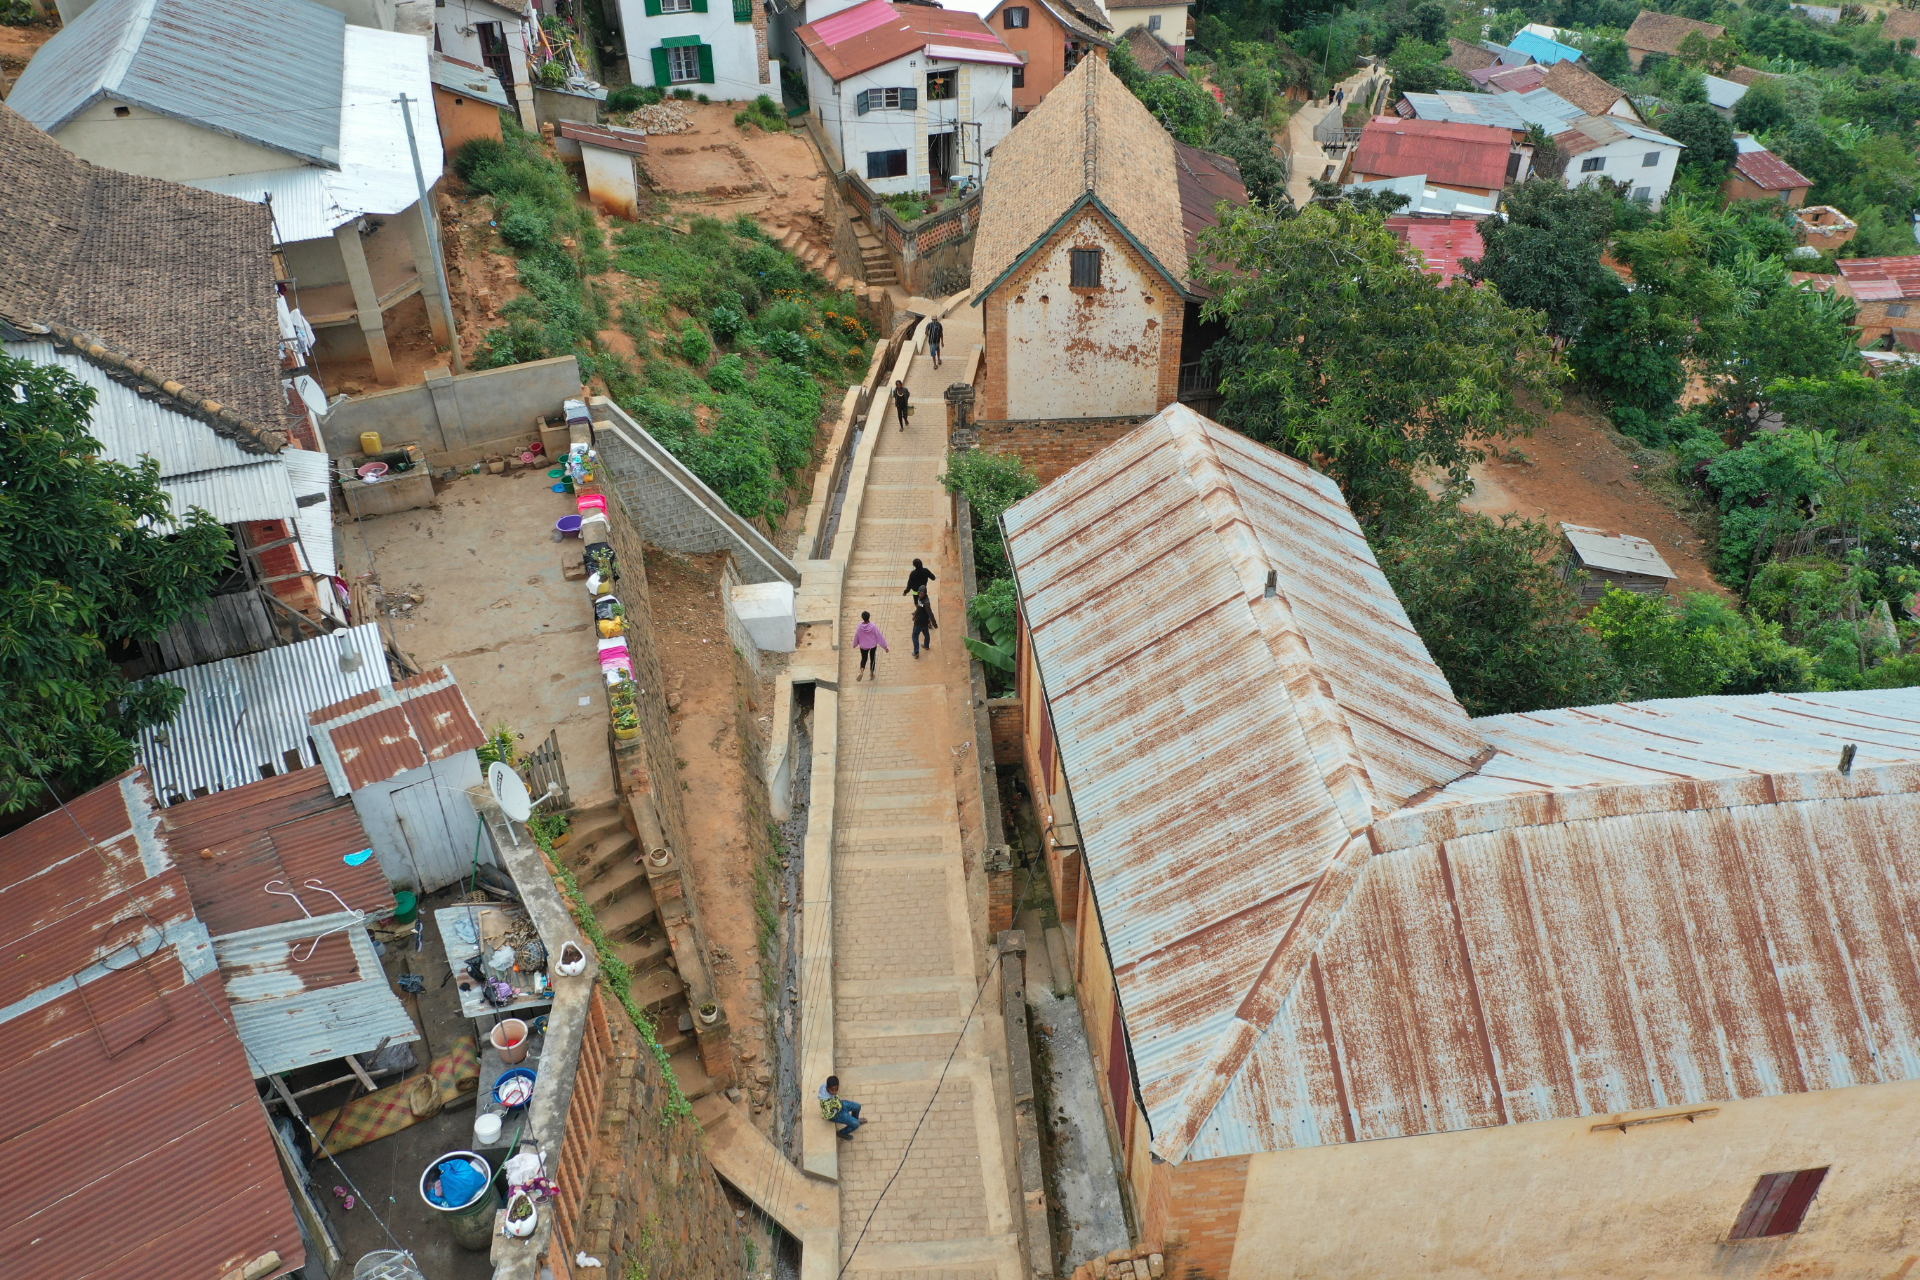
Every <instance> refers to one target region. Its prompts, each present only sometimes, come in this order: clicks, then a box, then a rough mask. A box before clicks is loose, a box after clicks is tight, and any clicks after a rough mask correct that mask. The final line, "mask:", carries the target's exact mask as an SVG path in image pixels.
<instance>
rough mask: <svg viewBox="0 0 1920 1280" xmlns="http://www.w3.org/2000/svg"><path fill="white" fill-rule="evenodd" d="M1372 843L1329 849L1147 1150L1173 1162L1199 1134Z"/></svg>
mask: <svg viewBox="0 0 1920 1280" xmlns="http://www.w3.org/2000/svg"><path fill="white" fill-rule="evenodd" d="M1371 855H1372V847H1371V845H1370V844H1369V843H1368V840H1367V838H1366V834H1365V833H1364V832H1362V833H1358V834H1355V835H1354V836H1352V837H1350V838H1349V839H1348V840H1347V842H1346V843H1345V844H1344V845H1342V846H1341V847H1340V849H1339V850H1338V852H1336V853H1335V855H1334V857H1333V859H1332V861H1331V862H1329V863H1328V864H1327V868H1326V870H1325V871H1323V872H1322V873H1321V874H1320V875H1319V877H1318V878H1316V880H1315V881H1314V885H1313V888H1312V889H1311V890H1310V891H1309V892H1308V895H1307V900H1306V901H1305V902H1304V903H1302V904H1301V905H1300V910H1299V912H1298V913H1297V914H1296V915H1295V916H1294V918H1293V920H1292V921H1291V922H1290V923H1289V924H1288V925H1287V928H1286V931H1285V932H1284V933H1282V934H1281V935H1280V941H1279V942H1278V943H1277V944H1276V945H1275V946H1274V948H1273V951H1272V952H1271V953H1270V954H1269V955H1268V956H1267V962H1266V964H1264V965H1263V966H1261V969H1260V973H1259V976H1258V977H1256V978H1255V979H1254V980H1253V983H1252V985H1251V986H1249V987H1248V989H1247V994H1246V995H1245V996H1244V997H1243V998H1242V999H1241V1001H1240V1006H1239V1008H1238V1009H1237V1010H1235V1012H1234V1017H1233V1022H1232V1023H1231V1024H1230V1026H1229V1028H1228V1030H1227V1031H1225V1032H1224V1033H1222V1034H1221V1036H1220V1038H1219V1040H1218V1041H1217V1042H1216V1045H1215V1049H1214V1052H1213V1054H1212V1056H1211V1057H1210V1058H1209V1059H1208V1060H1207V1062H1206V1063H1205V1065H1204V1066H1202V1067H1201V1068H1200V1069H1199V1070H1197V1071H1195V1072H1194V1073H1193V1076H1192V1078H1191V1080H1190V1081H1189V1083H1188V1085H1187V1089H1186V1092H1185V1094H1184V1095H1183V1096H1182V1097H1181V1098H1180V1100H1179V1102H1178V1103H1177V1104H1175V1105H1176V1110H1175V1114H1176V1115H1177V1116H1178V1117H1179V1118H1178V1120H1177V1121H1176V1122H1175V1123H1174V1124H1172V1125H1170V1126H1169V1127H1168V1128H1167V1130H1166V1131H1165V1132H1163V1133H1158V1134H1155V1135H1154V1138H1153V1141H1152V1143H1151V1144H1149V1148H1148V1149H1149V1150H1150V1151H1152V1153H1153V1154H1154V1155H1157V1156H1159V1157H1160V1158H1161V1159H1162V1160H1166V1161H1168V1162H1169V1163H1175V1164H1177V1163H1179V1162H1180V1160H1181V1159H1183V1158H1184V1157H1185V1156H1186V1154H1187V1149H1188V1148H1189V1147H1191V1146H1192V1145H1193V1142H1194V1139H1195V1138H1197V1137H1198V1136H1199V1134H1200V1128H1201V1126H1202V1125H1204V1124H1206V1122H1207V1120H1208V1119H1209V1118H1210V1117H1211V1116H1212V1115H1213V1111H1214V1108H1216V1107H1218V1106H1219V1105H1220V1099H1221V1098H1223V1097H1225V1096H1226V1092H1227V1089H1228V1088H1229V1087H1231V1086H1232V1084H1233V1081H1234V1078H1235V1077H1236V1076H1238V1075H1239V1074H1240V1069H1241V1068H1242V1067H1243V1066H1244V1065H1245V1064H1246V1060H1247V1056H1248V1055H1249V1054H1251V1053H1252V1052H1253V1050H1254V1047H1255V1046H1256V1045H1258V1044H1259V1042H1260V1037H1261V1036H1263V1035H1265V1034H1266V1031H1267V1027H1268V1025H1269V1024H1271V1023H1272V1021H1273V1019H1274V1018H1275V1017H1276V1016H1278V1014H1279V1009H1280V1004H1281V1001H1282V1000H1283V999H1284V998H1285V997H1286V994H1287V992H1289V991H1291V990H1292V989H1293V987H1294V984H1295V983H1297V982H1298V981H1299V980H1300V976H1301V974H1303V973H1305V972H1306V968H1307V965H1308V963H1309V962H1311V961H1312V959H1313V957H1314V955H1315V953H1316V952H1317V951H1318V950H1319V947H1320V943H1321V941H1322V940H1323V939H1324V938H1325V937H1326V935H1327V933H1328V931H1329V930H1331V929H1332V928H1333V925H1334V923H1335V922H1336V921H1337V920H1338V919H1339V918H1340V913H1341V911H1342V910H1343V909H1344V908H1345V907H1346V904H1347V902H1348V900H1349V899H1351V898H1352V896H1353V892H1354V890H1355V889H1357V888H1358V887H1359V886H1360V878H1361V871H1362V870H1363V869H1364V868H1365V866H1366V864H1367V861H1368V859H1369V857H1370V856H1371Z"/></svg>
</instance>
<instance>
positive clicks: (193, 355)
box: [0, 105, 290, 452]
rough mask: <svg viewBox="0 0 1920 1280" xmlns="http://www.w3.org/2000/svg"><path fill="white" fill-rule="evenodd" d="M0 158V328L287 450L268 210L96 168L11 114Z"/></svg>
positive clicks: (259, 443) (216, 424) (221, 428)
mask: <svg viewBox="0 0 1920 1280" xmlns="http://www.w3.org/2000/svg"><path fill="white" fill-rule="evenodd" d="M0 155H3V156H5V157H6V164H5V168H6V175H7V194H8V197H9V198H8V199H7V200H6V201H4V202H0V321H4V322H6V323H7V324H9V325H11V326H12V327H14V328H15V329H17V330H19V331H20V332H22V333H26V334H31V335H36V336H41V337H45V338H48V339H49V340H51V341H53V342H54V343H55V344H56V345H59V346H62V347H65V348H66V349H68V350H73V351H77V352H78V353H79V354H81V355H82V356H85V357H86V358H88V359H90V360H92V361H93V362H94V363H96V364H99V365H101V366H102V367H104V368H106V369H107V370H108V371H109V372H110V373H113V374H115V375H116V376H120V377H125V376H129V375H131V376H132V377H133V378H134V379H136V380H138V381H141V382H144V383H146V384H147V385H148V386H149V387H150V388H152V389H153V390H155V391H156V392H158V393H159V394H160V395H161V396H162V397H163V398H165V399H168V400H169V401H170V403H171V405H172V406H173V407H177V408H179V409H180V410H181V411H182V412H184V413H187V414H189V415H190V416H193V417H197V418H200V419H201V420H202V421H205V422H207V423H208V425H209V426H210V427H212V429H213V430H215V431H216V432H219V433H220V434H221V435H225V436H228V437H230V438H232V439H234V440H236V441H237V442H238V443H239V444H241V445H242V446H243V447H245V448H250V449H256V450H259V451H262V452H275V451H278V450H279V449H280V448H281V446H283V445H284V444H285V443H286V440H287V429H288V427H289V425H290V419H289V417H288V413H287V402H286V395H285V393H284V392H283V391H282V390H281V387H280V319H279V311H278V307H277V304H276V301H275V288H274V267H273V219H272V215H271V214H270V213H269V211H268V210H267V208H266V207H265V206H264V205H259V204H253V203H250V202H248V201H245V200H236V199H234V198H233V197H231V196H223V195H216V194H214V193H212V192H210V191H197V190H195V189H193V188H192V187H183V186H180V185H179V184H177V183H172V182H166V181H162V180H161V179H159V178H141V177H136V176H134V175H132V174H126V173H116V172H115V171H113V170H111V169H101V168H97V167H95V166H94V165H92V164H89V163H88V162H87V161H85V160H82V159H80V158H79V157H78V156H76V155H74V154H73V153H72V152H70V151H68V150H67V149H66V148H64V147H62V146H61V145H60V144H59V143H57V142H55V141H54V140H53V139H52V138H50V137H48V136H47V135H46V134H44V133H42V132H41V131H40V130H38V129H36V128H34V127H33V126H32V125H31V124H28V123H27V121H26V120H25V119H24V118H23V117H21V116H20V115H19V113H17V112H15V111H14V110H13V109H12V108H10V107H7V106H4V105H0Z"/></svg>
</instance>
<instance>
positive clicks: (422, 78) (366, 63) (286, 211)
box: [187, 27, 446, 244]
mask: <svg viewBox="0 0 1920 1280" xmlns="http://www.w3.org/2000/svg"><path fill="white" fill-rule="evenodd" d="M345 49H346V70H345V74H344V76H343V77H342V80H341V82H340V88H339V94H340V161H339V167H338V169H337V170H334V169H315V168H311V167H303V168H294V169H270V170H268V171H266V172H264V173H243V174H236V175H234V176H231V177H225V178H198V179H195V180H194V181H192V182H190V183H188V184H187V185H188V186H191V187H199V188H200V189H201V190H203V191H218V192H221V193H222V194H224V195H230V196H237V197H239V198H240V199H242V200H251V201H253V202H254V203H256V204H257V203H259V202H260V201H261V200H262V199H263V198H264V196H265V195H267V194H271V195H272V196H273V225H274V234H275V236H277V237H278V241H277V242H278V243H280V244H292V243H295V242H298V241H301V240H320V239H325V238H326V237H328V236H331V235H332V234H333V231H334V228H335V227H338V226H341V225H343V224H345V223H348V222H351V221H353V220H354V219H355V218H358V217H360V216H362V215H363V214H395V213H404V212H405V211H406V210H407V209H409V208H411V207H412V206H413V205H414V204H415V203H417V202H418V201H419V199H420V187H419V184H418V182H417V181H416V180H415V178H414V175H413V155H412V153H411V152H410V151H409V150H408V149H407V128H406V120H405V118H404V117H403V116H402V114H401V110H400V104H399V103H398V102H397V101H396V99H397V98H398V97H399V96H400V95H401V94H403V93H404V94H407V95H409V96H410V97H411V98H412V99H413V102H414V106H413V131H414V138H415V141H416V142H417V143H418V145H419V148H420V169H421V172H422V173H424V174H426V175H427V179H428V181H432V180H433V175H435V174H437V173H439V172H440V171H441V170H442V169H443V168H444V167H445V164H446V157H445V155H444V153H443V152H442V151H441V148H440V129H439V126H438V125H437V124H436V123H435V122H434V116H433V107H432V103H433V75H432V71H431V68H430V63H429V60H428V54H429V53H430V52H431V48H430V46H429V45H428V43H427V41H426V40H425V39H424V38H423V37H421V36H415V35H407V34H405V33H404V32H398V31H376V30H374V29H373V28H371V27H348V28H347V29H346V40H345Z"/></svg>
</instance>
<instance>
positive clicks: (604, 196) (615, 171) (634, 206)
mask: <svg viewBox="0 0 1920 1280" xmlns="http://www.w3.org/2000/svg"><path fill="white" fill-rule="evenodd" d="M558 133H559V135H560V136H561V137H562V138H570V139H572V140H573V141H574V142H577V143H579V144H580V159H581V162H582V164H583V165H584V166H585V168H586V175H587V196H588V198H589V199H591V200H592V201H593V204H594V207H595V208H597V209H599V210H600V212H602V213H606V214H612V215H613V216H615V217H619V218H625V219H627V220H628V221H629V222H631V221H632V220H633V219H635V218H638V217H639V216H640V182H639V175H638V174H637V173H636V172H635V171H634V163H635V161H636V159H637V158H638V157H640V156H643V155H645V154H647V134H646V131H645V130H644V129H623V128H621V127H619V126H618V125H610V124H579V123H576V122H575V121H572V120H562V121H560V123H559V125H558Z"/></svg>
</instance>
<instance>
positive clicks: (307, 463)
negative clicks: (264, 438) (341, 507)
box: [278, 445, 339, 577]
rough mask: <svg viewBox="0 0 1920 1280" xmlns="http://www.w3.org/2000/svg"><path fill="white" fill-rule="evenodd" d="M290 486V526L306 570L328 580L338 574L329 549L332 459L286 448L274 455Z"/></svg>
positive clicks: (331, 546) (335, 561) (330, 543)
mask: <svg viewBox="0 0 1920 1280" xmlns="http://www.w3.org/2000/svg"><path fill="white" fill-rule="evenodd" d="M278 457H279V461H280V463H281V465H283V466H285V467H286V469H287V478H288V479H289V480H290V481H291V482H292V485H293V498H294V503H295V508H296V514H295V517H294V523H295V524H296V525H298V527H299V530H300V549H301V550H302V551H304V552H305V553H306V556H307V567H308V568H309V569H311V570H313V571H314V572H315V573H324V574H326V575H328V576H329V577H331V576H333V575H334V574H336V573H337V572H339V562H338V560H337V559H336V557H335V553H334V547H333V501H332V499H333V459H331V458H329V457H328V456H327V455H326V454H324V453H321V452H319V451H318V450H316V449H297V448H294V447H292V446H291V445H289V446H288V447H287V448H285V449H283V450H281V452H280V454H279V455H278Z"/></svg>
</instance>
